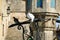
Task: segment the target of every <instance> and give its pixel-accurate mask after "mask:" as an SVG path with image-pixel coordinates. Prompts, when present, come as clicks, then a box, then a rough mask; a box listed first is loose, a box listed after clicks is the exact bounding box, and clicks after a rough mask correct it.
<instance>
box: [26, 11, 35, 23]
mask: <svg viewBox="0 0 60 40" xmlns="http://www.w3.org/2000/svg"><path fill="white" fill-rule="evenodd" d="M26 16H27V18H28V19H29V20H30V21H31V22H33V21H34V19H35V16H34V15H33V14H32V13H30V12H28V13H27V14H26Z"/></svg>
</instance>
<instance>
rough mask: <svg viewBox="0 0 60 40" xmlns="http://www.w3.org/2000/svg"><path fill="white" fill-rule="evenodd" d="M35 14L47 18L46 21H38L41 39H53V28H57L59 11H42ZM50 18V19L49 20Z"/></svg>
mask: <svg viewBox="0 0 60 40" xmlns="http://www.w3.org/2000/svg"><path fill="white" fill-rule="evenodd" d="M37 15H38V16H37ZM35 16H36V17H37V18H38V17H41V18H42V19H46V20H44V21H41V22H38V24H39V27H40V38H41V40H53V30H54V29H55V25H56V19H57V17H58V13H51V12H42V13H39V14H38V13H37V14H35ZM49 18H50V20H48V21H47V19H49Z"/></svg>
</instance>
